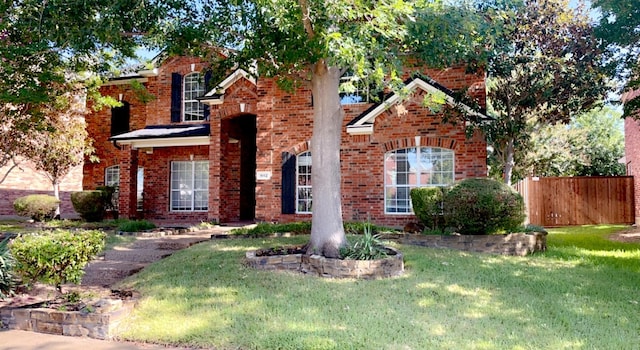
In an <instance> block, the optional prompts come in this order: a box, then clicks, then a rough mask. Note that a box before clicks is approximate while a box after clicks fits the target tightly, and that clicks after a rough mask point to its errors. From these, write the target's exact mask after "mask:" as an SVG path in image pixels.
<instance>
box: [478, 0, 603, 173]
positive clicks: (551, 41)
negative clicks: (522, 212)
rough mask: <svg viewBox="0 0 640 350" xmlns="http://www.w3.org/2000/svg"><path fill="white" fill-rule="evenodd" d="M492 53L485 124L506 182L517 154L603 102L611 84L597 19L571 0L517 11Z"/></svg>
mask: <svg viewBox="0 0 640 350" xmlns="http://www.w3.org/2000/svg"><path fill="white" fill-rule="evenodd" d="M502 35H503V37H501V38H500V40H499V41H498V42H499V44H500V46H498V47H497V49H496V50H495V51H494V53H493V54H492V56H491V57H490V63H489V79H488V83H487V95H488V96H487V97H488V104H489V113H490V115H491V116H493V117H495V119H496V120H495V121H494V122H492V123H486V124H482V125H481V127H482V128H483V129H484V131H485V133H486V135H487V140H488V142H489V144H490V145H491V146H492V147H493V153H494V157H495V158H496V159H497V160H499V167H500V170H501V172H502V174H503V178H504V180H505V182H507V183H510V182H511V178H512V170H513V168H514V166H515V164H516V160H517V158H516V156H517V155H516V153H517V152H518V151H522V150H525V149H526V148H527V147H528V145H529V141H530V135H531V132H533V131H535V130H536V129H538V128H539V127H540V126H541V125H545V124H556V123H567V122H569V121H570V120H571V117H572V116H574V115H576V114H578V113H581V112H584V111H587V110H589V109H591V108H592V107H593V106H594V105H595V104H597V103H598V102H600V101H601V100H602V99H603V97H604V94H605V93H606V91H607V90H608V86H607V84H606V77H607V71H606V70H605V67H604V66H603V65H602V56H601V51H600V50H599V48H598V46H597V41H596V39H595V37H594V34H593V30H592V27H591V24H590V19H589V17H588V14H587V13H586V11H585V9H583V8H578V9H572V8H570V7H569V2H568V0H529V1H525V3H524V6H523V7H519V8H515V9H514V10H513V13H512V14H511V16H509V19H508V21H507V25H506V26H505V30H504V31H503V32H502Z"/></svg>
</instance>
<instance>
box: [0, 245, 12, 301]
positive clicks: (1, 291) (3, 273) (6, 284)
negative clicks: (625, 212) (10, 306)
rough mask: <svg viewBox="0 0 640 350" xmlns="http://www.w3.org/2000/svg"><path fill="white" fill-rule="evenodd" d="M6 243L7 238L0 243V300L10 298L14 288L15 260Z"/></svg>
mask: <svg viewBox="0 0 640 350" xmlns="http://www.w3.org/2000/svg"><path fill="white" fill-rule="evenodd" d="M8 243H9V237H7V238H5V239H4V240H2V242H0V299H3V298H6V297H8V296H11V295H12V294H13V288H14V286H15V276H14V274H13V266H14V264H15V260H14V259H13V256H12V255H11V251H10V250H9V246H8Z"/></svg>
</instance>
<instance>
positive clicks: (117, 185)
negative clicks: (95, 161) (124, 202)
mask: <svg viewBox="0 0 640 350" xmlns="http://www.w3.org/2000/svg"><path fill="white" fill-rule="evenodd" d="M116 169H117V173H118V182H117V183H113V182H110V183H109V182H108V181H107V177H108V176H109V175H111V176H113V173H111V174H110V172H111V171H113V170H116ZM104 185H105V186H112V187H115V191H114V192H113V197H112V200H113V205H114V206H115V209H118V208H119V207H120V200H119V197H120V196H119V193H120V165H112V166H108V167H106V168H105V169H104Z"/></svg>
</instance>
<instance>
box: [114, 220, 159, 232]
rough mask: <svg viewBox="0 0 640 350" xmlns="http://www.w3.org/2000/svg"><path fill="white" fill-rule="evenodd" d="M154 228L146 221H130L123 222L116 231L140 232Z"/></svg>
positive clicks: (152, 224)
mask: <svg viewBox="0 0 640 350" xmlns="http://www.w3.org/2000/svg"><path fill="white" fill-rule="evenodd" d="M154 228H156V225H155V224H154V223H153V222H150V221H147V220H130V221H124V222H122V223H120V225H118V231H122V232H140V231H145V230H151V229H154Z"/></svg>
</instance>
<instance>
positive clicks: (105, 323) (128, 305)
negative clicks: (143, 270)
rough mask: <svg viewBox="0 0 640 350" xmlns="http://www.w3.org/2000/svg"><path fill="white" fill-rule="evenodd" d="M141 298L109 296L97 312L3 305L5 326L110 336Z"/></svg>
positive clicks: (58, 333)
mask: <svg viewBox="0 0 640 350" xmlns="http://www.w3.org/2000/svg"><path fill="white" fill-rule="evenodd" d="M136 303H137V299H128V300H120V299H116V300H109V302H108V303H106V304H108V306H105V310H97V311H96V312H82V311H59V310H53V309H47V308H28V307H16V308H11V307H7V308H3V309H0V321H1V322H2V327H3V328H8V329H14V330H23V331H31V332H38V333H48V334H55V335H66V336H78V337H90V338H95V339H110V338H111V337H112V335H113V331H114V329H115V328H116V327H117V326H118V324H119V323H120V321H122V319H124V317H126V316H127V315H129V314H130V313H131V311H132V310H133V308H134V306H135V305H136Z"/></svg>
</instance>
